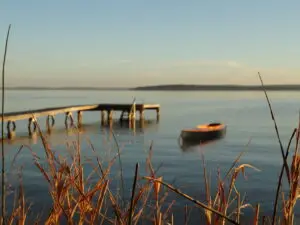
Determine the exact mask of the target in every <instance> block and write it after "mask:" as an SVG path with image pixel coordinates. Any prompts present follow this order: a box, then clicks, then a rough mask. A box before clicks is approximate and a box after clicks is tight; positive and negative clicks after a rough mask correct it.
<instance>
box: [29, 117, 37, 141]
mask: <svg viewBox="0 0 300 225" xmlns="http://www.w3.org/2000/svg"><path fill="white" fill-rule="evenodd" d="M32 125H33V126H32ZM34 133H36V123H35V120H34V118H29V119H28V134H29V136H30V137H32V136H33V134H34Z"/></svg>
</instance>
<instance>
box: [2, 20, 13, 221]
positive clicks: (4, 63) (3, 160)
mask: <svg viewBox="0 0 300 225" xmlns="http://www.w3.org/2000/svg"><path fill="white" fill-rule="evenodd" d="M10 27H11V24H9V26H8V30H7V35H6V41H5V48H4V56H3V64H2V111H1V119H2V120H1V132H2V140H1V163H2V165H1V223H2V224H4V223H5V210H6V202H5V196H6V192H5V152H4V141H3V140H4V106H5V104H4V103H5V91H4V89H5V65H6V54H7V47H8V39H9V33H10Z"/></svg>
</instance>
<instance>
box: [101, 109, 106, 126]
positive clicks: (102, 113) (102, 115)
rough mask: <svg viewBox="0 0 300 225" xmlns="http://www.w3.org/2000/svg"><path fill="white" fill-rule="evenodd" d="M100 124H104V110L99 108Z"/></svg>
mask: <svg viewBox="0 0 300 225" xmlns="http://www.w3.org/2000/svg"><path fill="white" fill-rule="evenodd" d="M101 124H102V125H104V124H105V111H104V110H101Z"/></svg>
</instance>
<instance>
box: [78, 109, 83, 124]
mask: <svg viewBox="0 0 300 225" xmlns="http://www.w3.org/2000/svg"><path fill="white" fill-rule="evenodd" d="M77 126H78V127H81V126H82V111H78V112H77Z"/></svg>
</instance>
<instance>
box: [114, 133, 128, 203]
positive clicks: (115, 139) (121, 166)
mask: <svg viewBox="0 0 300 225" xmlns="http://www.w3.org/2000/svg"><path fill="white" fill-rule="evenodd" d="M111 132H112V135H113V138H114V141H115V143H116V145H117V150H118V159H119V165H120V173H121V174H120V179H121V185H122V187H121V188H122V202H123V204H124V189H125V185H124V178H123V165H122V160H121V153H120V146H119V143H118V140H117V138H116V135H115V133H114V131H113V130H111Z"/></svg>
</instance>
